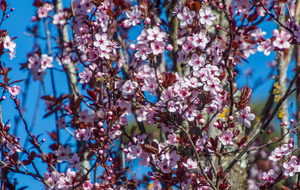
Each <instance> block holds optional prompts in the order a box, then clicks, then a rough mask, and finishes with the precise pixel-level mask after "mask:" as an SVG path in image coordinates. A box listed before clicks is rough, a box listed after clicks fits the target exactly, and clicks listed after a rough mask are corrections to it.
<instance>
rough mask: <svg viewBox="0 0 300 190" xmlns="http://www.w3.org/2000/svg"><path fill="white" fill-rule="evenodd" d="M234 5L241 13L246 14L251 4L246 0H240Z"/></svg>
mask: <svg viewBox="0 0 300 190" xmlns="http://www.w3.org/2000/svg"><path fill="white" fill-rule="evenodd" d="M236 7H237V10H238V11H240V12H241V13H244V14H248V13H249V10H250V9H251V7H252V4H251V3H250V1H248V0H241V1H237V2H236Z"/></svg>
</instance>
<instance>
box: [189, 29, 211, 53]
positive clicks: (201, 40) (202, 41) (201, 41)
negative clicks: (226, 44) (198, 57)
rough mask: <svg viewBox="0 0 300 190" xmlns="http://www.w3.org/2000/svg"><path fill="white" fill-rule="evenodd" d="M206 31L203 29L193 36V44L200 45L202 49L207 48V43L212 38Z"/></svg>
mask: <svg viewBox="0 0 300 190" xmlns="http://www.w3.org/2000/svg"><path fill="white" fill-rule="evenodd" d="M205 33H206V31H201V32H199V34H195V35H194V36H193V41H192V44H193V46H194V47H199V48H200V49H205V47H206V44H207V43H208V42H209V41H210V38H209V37H208V36H206V34H205Z"/></svg>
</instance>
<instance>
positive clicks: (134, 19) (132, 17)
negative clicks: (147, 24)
mask: <svg viewBox="0 0 300 190" xmlns="http://www.w3.org/2000/svg"><path fill="white" fill-rule="evenodd" d="M141 15H142V12H141V11H140V10H139V7H138V6H137V5H136V6H134V7H133V9H132V11H127V12H126V16H127V17H128V18H129V19H128V20H125V21H126V23H127V25H128V26H135V25H137V24H138V23H139V18H140V16H141Z"/></svg>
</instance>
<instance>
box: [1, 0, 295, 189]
mask: <svg viewBox="0 0 300 190" xmlns="http://www.w3.org/2000/svg"><path fill="white" fill-rule="evenodd" d="M32 2H33V1H28V0H26V1H24V0H7V3H8V4H10V8H11V7H14V8H15V11H14V12H11V13H10V18H9V19H7V20H5V21H4V23H3V24H2V27H1V30H2V29H6V30H7V31H8V33H9V36H10V37H18V38H17V39H15V42H16V44H17V47H16V49H17V52H16V58H14V59H13V60H10V59H9V57H8V55H4V56H3V57H2V61H3V62H4V63H5V65H6V66H7V67H11V68H13V70H12V71H11V72H10V73H9V76H10V77H11V78H12V79H11V80H19V79H26V78H27V75H28V71H20V70H19V69H20V63H25V62H26V61H27V53H29V52H31V51H32V47H33V38H32V37H30V36H28V35H26V34H25V33H24V32H26V27H28V26H32V23H31V21H30V19H31V17H32V16H33V15H34V14H35V11H36V8H35V7H33V6H32V4H31V3H32ZM63 2H64V5H67V4H68V3H69V0H68V1H63ZM261 27H262V29H263V31H266V32H267V37H270V36H272V30H273V29H274V28H275V27H276V25H275V24H274V23H273V22H266V23H264V25H262V26H261ZM40 28H41V30H40V34H41V36H45V34H44V26H43V25H42V22H41V23H40ZM52 29H54V28H52ZM38 43H39V44H40V47H41V49H42V53H46V52H47V51H46V44H45V42H44V41H42V40H39V41H38ZM52 43H53V42H52ZM274 58H275V53H272V54H271V55H270V56H268V57H267V56H264V55H263V53H260V52H258V53H257V54H255V55H251V56H250V58H249V59H248V61H249V63H244V64H243V65H242V66H237V67H238V69H239V70H241V71H245V70H247V69H249V68H252V69H253V77H254V78H255V79H257V78H259V77H263V78H264V77H265V76H267V74H268V72H269V70H270V69H269V67H267V62H268V61H272V60H273V59H274ZM294 65H295V63H294V62H292V63H291V64H290V68H289V72H288V73H289V76H291V75H292V72H291V70H292V69H293V68H294ZM55 67H56V68H59V67H58V64H57V63H55ZM49 73H50V72H49V71H47V76H46V77H45V79H44V81H45V83H44V85H45V87H44V89H45V92H44V91H43V90H42V91H41V95H44V94H52V88H51V83H50V81H51V80H50V77H49V76H50V75H49ZM54 76H55V83H56V87H57V94H58V95H60V94H63V93H68V86H67V82H66V76H65V74H64V73H60V72H58V71H54ZM237 79H238V85H239V86H240V87H242V86H243V85H246V84H247V78H246V77H245V76H244V75H240V76H238V78H237ZM251 81H253V80H251ZM272 82H273V81H269V82H267V83H265V84H264V85H262V86H260V87H259V88H258V89H257V90H256V91H255V92H254V93H253V96H252V100H253V101H257V100H262V99H266V98H267V96H268V95H269V93H268V92H269V89H270V88H271V85H272ZM58 84H59V85H58ZM61 84H63V85H61ZM251 84H252V82H251V83H250V85H251ZM19 85H20V86H21V91H22V92H24V90H25V89H24V88H25V86H24V82H22V83H20V84H19ZM40 85H41V84H40V83H39V82H33V81H32V80H31V81H30V86H29V88H28V91H27V92H28V94H27V100H26V104H25V112H24V116H25V118H26V119H27V122H28V124H29V126H30V125H31V124H32V122H33V117H34V110H35V106H36V101H37V99H38V98H39V89H40ZM6 97H7V100H5V101H3V103H2V113H3V121H4V122H7V121H8V120H10V122H9V123H10V124H12V130H13V129H14V127H15V122H14V120H15V119H14V117H15V116H16V115H17V112H16V110H15V109H14V105H13V102H12V100H10V98H9V94H6ZM18 98H21V96H20V95H19V96H18ZM22 101H24V100H22ZM22 101H21V102H22ZM44 110H45V105H44V103H43V101H42V100H41V101H40V104H39V105H38V113H37V118H36V120H35V127H34V128H33V134H36V135H38V134H42V137H41V138H45V139H46V142H45V143H44V144H43V145H42V147H43V148H46V149H45V150H48V147H49V145H50V144H51V143H52V141H51V139H50V137H49V136H48V135H47V134H46V131H45V129H47V131H52V130H54V128H55V121H54V117H48V118H45V119H43V115H44V113H45V112H44ZM22 134H25V130H24V125H23V124H22V123H21V121H20V122H19V125H18V130H17V136H21V137H22V138H21V144H22V145H23V144H24V143H25V140H26V139H25V138H24V137H23V136H22ZM61 134H62V135H63V136H66V137H67V136H68V133H66V132H64V131H62V132H61ZM28 148H29V147H28ZM73 150H74V149H73ZM38 166H40V167H42V168H45V165H43V164H38ZM62 168H63V169H64V168H65V166H63V167H62ZM14 177H15V178H17V179H18V182H19V183H20V185H18V187H19V188H20V187H22V186H23V185H27V184H31V185H30V187H37V188H38V187H42V186H41V185H40V183H38V182H36V180H34V179H33V178H32V177H29V176H24V175H22V176H20V175H15V176H14Z"/></svg>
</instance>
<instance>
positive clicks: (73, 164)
mask: <svg viewBox="0 0 300 190" xmlns="http://www.w3.org/2000/svg"><path fill="white" fill-rule="evenodd" d="M69 163H70V164H69V165H68V167H69V168H75V169H76V170H80V168H81V166H80V158H79V156H78V155H77V153H74V155H73V157H72V158H71V159H70V160H69Z"/></svg>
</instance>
